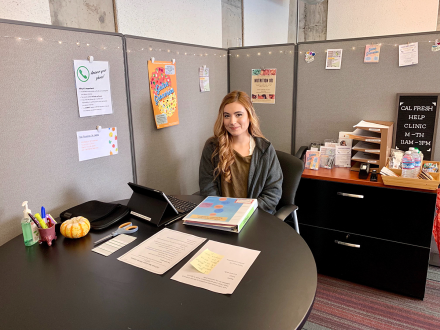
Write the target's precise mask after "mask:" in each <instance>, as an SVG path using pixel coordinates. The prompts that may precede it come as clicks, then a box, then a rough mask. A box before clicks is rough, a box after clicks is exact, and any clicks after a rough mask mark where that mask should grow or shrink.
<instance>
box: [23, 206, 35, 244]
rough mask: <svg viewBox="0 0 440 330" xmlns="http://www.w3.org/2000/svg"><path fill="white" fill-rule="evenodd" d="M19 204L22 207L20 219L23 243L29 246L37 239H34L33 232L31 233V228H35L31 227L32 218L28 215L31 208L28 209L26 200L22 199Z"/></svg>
mask: <svg viewBox="0 0 440 330" xmlns="http://www.w3.org/2000/svg"><path fill="white" fill-rule="evenodd" d="M21 206H23V207H24V211H23V219H21V230H22V231H23V239H24V245H26V246H31V245H34V244H35V243H37V242H38V240H35V238H34V236H35V234H34V233H33V231H34V230H33V229H36V228H32V220H31V218H30V217H29V213H31V210H29V209H28V202H27V201H24V202H23V204H21ZM35 227H36V226H35ZM37 232H38V230H37Z"/></svg>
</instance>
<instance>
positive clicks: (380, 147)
mask: <svg viewBox="0 0 440 330" xmlns="http://www.w3.org/2000/svg"><path fill="white" fill-rule="evenodd" d="M368 122H369V123H373V124H378V125H383V126H385V127H380V128H378V127H368V126H358V125H357V126H356V130H355V131H354V132H352V133H350V134H348V137H349V138H350V139H353V140H356V141H358V143H356V144H355V145H354V146H353V150H355V151H356V153H355V154H354V155H353V156H352V157H351V160H352V161H353V162H354V164H353V166H352V167H351V170H352V171H359V166H360V164H361V163H369V164H371V165H374V166H371V167H370V171H371V170H373V169H377V168H379V169H381V168H382V167H384V166H386V163H387V160H388V157H389V155H390V149H391V143H392V140H393V124H394V123H393V122H392V121H380V120H368Z"/></svg>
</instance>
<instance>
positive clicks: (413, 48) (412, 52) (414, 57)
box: [399, 42, 419, 66]
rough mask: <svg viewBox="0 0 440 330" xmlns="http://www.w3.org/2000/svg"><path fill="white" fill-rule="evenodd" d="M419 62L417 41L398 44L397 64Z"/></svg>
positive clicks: (403, 64) (405, 64) (404, 64)
mask: <svg viewBox="0 0 440 330" xmlns="http://www.w3.org/2000/svg"><path fill="white" fill-rule="evenodd" d="M417 63H419V43H418V42H413V43H411V44H406V45H399V66H407V65H414V64H417Z"/></svg>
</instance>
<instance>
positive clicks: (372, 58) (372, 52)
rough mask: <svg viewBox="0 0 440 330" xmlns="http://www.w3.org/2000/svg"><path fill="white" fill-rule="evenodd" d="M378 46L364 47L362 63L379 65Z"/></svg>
mask: <svg viewBox="0 0 440 330" xmlns="http://www.w3.org/2000/svg"><path fill="white" fill-rule="evenodd" d="M379 55H380V45H366V46H365V56H364V63H379Z"/></svg>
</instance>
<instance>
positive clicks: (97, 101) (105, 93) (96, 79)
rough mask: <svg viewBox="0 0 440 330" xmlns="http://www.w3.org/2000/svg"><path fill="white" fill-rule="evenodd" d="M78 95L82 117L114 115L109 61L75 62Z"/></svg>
mask: <svg viewBox="0 0 440 330" xmlns="http://www.w3.org/2000/svg"><path fill="white" fill-rule="evenodd" d="M73 66H74V68H75V82H76V95H77V98H78V109H79V116H80V117H88V116H97V115H108V114H111V113H113V109H112V96H111V92H110V73H109V65H108V62H107V61H94V62H92V63H90V62H89V61H81V60H74V61H73Z"/></svg>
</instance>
